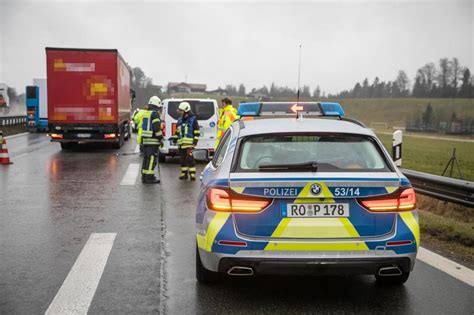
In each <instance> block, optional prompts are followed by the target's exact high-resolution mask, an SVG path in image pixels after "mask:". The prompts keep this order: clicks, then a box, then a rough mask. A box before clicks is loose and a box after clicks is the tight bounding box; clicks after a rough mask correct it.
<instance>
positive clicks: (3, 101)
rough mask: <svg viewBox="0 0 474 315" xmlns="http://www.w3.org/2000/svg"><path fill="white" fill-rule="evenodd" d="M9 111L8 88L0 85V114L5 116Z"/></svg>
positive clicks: (2, 84)
mask: <svg viewBox="0 0 474 315" xmlns="http://www.w3.org/2000/svg"><path fill="white" fill-rule="evenodd" d="M9 109H10V100H9V98H8V86H7V85H6V84H4V83H0V113H3V114H7V113H8V110H9Z"/></svg>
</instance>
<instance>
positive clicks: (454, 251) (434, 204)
mask: <svg viewBox="0 0 474 315" xmlns="http://www.w3.org/2000/svg"><path fill="white" fill-rule="evenodd" d="M417 201H418V202H417V203H418V208H419V209H424V210H420V211H419V212H418V214H419V222H420V230H421V245H422V246H424V247H426V248H428V249H430V250H432V251H435V252H437V253H439V254H440V255H442V256H445V257H448V258H450V259H452V260H454V261H456V262H458V263H460V264H462V265H465V266H467V267H469V268H471V269H474V216H473V212H474V209H471V208H467V207H462V206H459V205H455V204H452V203H446V202H442V201H439V200H436V199H433V198H429V197H426V196H422V195H418V196H417Z"/></svg>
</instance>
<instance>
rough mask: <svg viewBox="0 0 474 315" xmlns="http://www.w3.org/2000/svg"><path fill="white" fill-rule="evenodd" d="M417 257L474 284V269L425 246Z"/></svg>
mask: <svg viewBox="0 0 474 315" xmlns="http://www.w3.org/2000/svg"><path fill="white" fill-rule="evenodd" d="M416 258H417V259H419V260H421V261H422V262H424V263H427V264H428V265H430V266H432V267H434V268H436V269H439V270H441V271H443V272H445V273H447V274H448V275H450V276H452V277H454V278H456V279H458V280H460V281H462V282H464V283H466V284H468V285H470V286H471V287H473V286H474V271H473V270H471V269H469V268H467V267H464V266H462V265H460V264H458V263H455V262H454V261H452V260H449V259H447V258H445V257H443V256H441V255H438V254H436V253H433V252H432V251H429V250H427V249H426V248H423V247H420V248H419V250H418V255H417V256H416Z"/></svg>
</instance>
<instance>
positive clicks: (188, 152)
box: [179, 147, 196, 177]
mask: <svg viewBox="0 0 474 315" xmlns="http://www.w3.org/2000/svg"><path fill="white" fill-rule="evenodd" d="M179 163H180V164H181V175H184V174H187V173H188V172H189V175H191V176H193V177H194V176H195V175H196V161H195V160H194V157H193V148H181V147H180V148H179Z"/></svg>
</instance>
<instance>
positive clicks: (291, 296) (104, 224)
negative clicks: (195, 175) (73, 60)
mask: <svg viewBox="0 0 474 315" xmlns="http://www.w3.org/2000/svg"><path fill="white" fill-rule="evenodd" d="M8 148H9V151H10V153H11V158H12V160H13V162H14V164H13V165H10V166H8V167H2V168H0V177H1V179H0V188H1V195H0V208H1V212H0V275H1V276H0V313H2V314H3V313H5V314H7V313H8V314H10V313H21V314H25V313H28V314H31V313H44V312H45V311H46V310H47V309H48V307H49V306H50V305H51V303H52V301H53V299H54V298H55V296H56V295H57V294H58V292H60V288H61V287H62V286H63V284H64V283H67V282H66V281H65V280H66V279H67V278H68V275H69V274H70V273H71V272H72V271H73V270H74V268H73V266H75V264H76V263H77V261H80V259H79V257H82V256H81V255H80V254H81V252H82V251H83V250H85V249H88V248H89V247H87V246H86V244H87V243H88V240H89V239H90V238H91V235H109V234H110V233H113V234H114V235H116V236H115V238H114V241H113V244H112V245H111V246H110V254H109V255H108V256H107V260H106V263H105V267H104V269H103V272H102V273H100V276H98V277H99V279H98V280H100V281H98V285H97V288H96V290H95V293H94V294H93V297H92V299H91V301H90V305H89V307H88V312H89V313H90V314H99V313H129V314H132V313H133V314H136V313H159V312H162V313H168V314H193V313H200V314H201V313H202V314H204V313H251V312H252V313H268V314H279V313H290V314H295V313H333V312H334V313H336V312H337V313H343V312H344V313H354V312H364V313H381V312H384V313H385V312H389V313H436V314H441V313H443V314H448V313H452V314H454V313H456V314H472V313H473V312H474V302H473V299H472V297H473V296H474V290H473V287H471V286H469V285H467V284H465V283H463V282H460V281H458V280H456V279H454V278H452V277H450V276H449V275H447V274H445V273H443V272H441V271H440V270H437V269H434V268H433V267H431V266H429V265H427V264H425V263H423V262H420V261H418V262H417V265H416V267H415V270H414V272H413V273H412V275H411V276H410V279H409V280H408V282H407V283H406V284H405V286H402V287H398V288H393V287H386V286H380V285H377V284H376V283H375V281H374V279H373V277H365V276H360V277H281V276H278V277H257V278H225V279H223V281H221V282H220V283H217V284H214V285H200V284H198V283H197V282H196V280H195V277H194V262H195V256H194V255H195V230H194V221H195V218H194V210H195V209H194V205H195V201H196V198H197V193H198V191H199V187H200V184H199V182H189V181H187V182H185V181H179V180H178V179H177V177H178V175H179V174H178V173H179V170H178V164H177V161H176V160H169V161H168V162H167V163H166V164H163V165H161V179H162V184H161V185H149V186H145V185H142V184H141V182H140V180H139V174H137V172H138V171H139V170H138V167H137V166H133V167H130V166H131V165H136V164H139V163H140V156H139V155H138V154H136V153H134V152H135V142H134V141H131V142H128V143H126V145H125V146H124V147H123V148H122V149H120V150H114V149H107V148H106V149H104V148H101V147H94V146H88V147H86V148H82V149H81V150H78V151H61V149H60V147H59V145H58V144H56V143H50V142H48V139H47V138H46V137H45V136H44V135H41V134H30V135H23V136H19V137H16V138H12V139H10V140H8ZM123 153H125V154H123ZM202 167H203V165H199V166H198V171H200V170H201V169H202ZM127 173H128V174H129V175H128V177H129V180H128V181H127V182H128V184H126V185H123V184H122V185H121V183H122V182H123V181H124V178H125V177H126V174H127ZM94 233H97V234H94ZM92 252H93V251H92ZM86 257H89V258H87V261H88V263H90V262H91V261H94V260H95V259H97V260H99V259H102V260H103V258H100V257H101V256H100V255H97V257H95V256H94V255H90V256H86ZM86 265H87V263H86ZM97 274H99V273H97ZM84 281H85V280H84ZM60 301H66V302H67V301H68V300H67V299H62V300H60Z"/></svg>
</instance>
